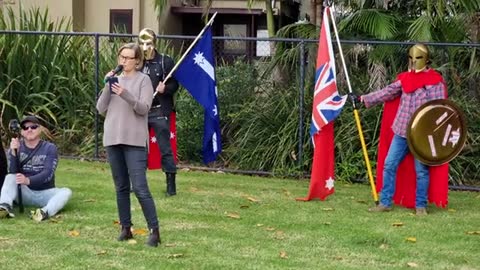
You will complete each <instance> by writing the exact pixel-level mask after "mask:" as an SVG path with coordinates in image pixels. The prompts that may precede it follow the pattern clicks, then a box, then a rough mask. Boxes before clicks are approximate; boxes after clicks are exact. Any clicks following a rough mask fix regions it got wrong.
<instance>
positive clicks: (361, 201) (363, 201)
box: [357, 200, 367, 204]
mask: <svg viewBox="0 0 480 270" xmlns="http://www.w3.org/2000/svg"><path fill="white" fill-rule="evenodd" d="M357 203H363V204H367V201H365V200H357Z"/></svg>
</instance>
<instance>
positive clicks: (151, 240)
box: [146, 228, 162, 247]
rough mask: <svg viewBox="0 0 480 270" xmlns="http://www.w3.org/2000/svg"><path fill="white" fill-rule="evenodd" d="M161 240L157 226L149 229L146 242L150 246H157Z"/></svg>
mask: <svg viewBox="0 0 480 270" xmlns="http://www.w3.org/2000/svg"><path fill="white" fill-rule="evenodd" d="M161 242H162V240H160V231H159V230H158V228H155V229H150V235H149V236H148V239H147V242H146V244H147V245H148V246H151V247H157V246H158V245H159V244H160V243H161Z"/></svg>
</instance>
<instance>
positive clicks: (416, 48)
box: [408, 44, 430, 72]
mask: <svg viewBox="0 0 480 270" xmlns="http://www.w3.org/2000/svg"><path fill="white" fill-rule="evenodd" d="M428 64H430V51H429V50H428V47H427V46H425V45H423V44H415V45H413V46H412V47H411V48H410V50H408V69H409V70H410V71H412V72H420V71H423V70H425V69H426V68H427V65H428Z"/></svg>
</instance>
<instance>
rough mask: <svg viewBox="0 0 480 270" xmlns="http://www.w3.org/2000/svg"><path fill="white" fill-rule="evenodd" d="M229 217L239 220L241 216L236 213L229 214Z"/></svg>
mask: <svg viewBox="0 0 480 270" xmlns="http://www.w3.org/2000/svg"><path fill="white" fill-rule="evenodd" d="M227 217H229V218H234V219H239V218H240V215H239V214H236V213H229V214H227Z"/></svg>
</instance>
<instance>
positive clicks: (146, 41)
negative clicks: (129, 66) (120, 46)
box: [138, 28, 157, 60]
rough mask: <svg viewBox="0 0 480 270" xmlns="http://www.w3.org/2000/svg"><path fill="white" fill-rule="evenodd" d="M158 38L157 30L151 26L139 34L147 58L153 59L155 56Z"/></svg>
mask: <svg viewBox="0 0 480 270" xmlns="http://www.w3.org/2000/svg"><path fill="white" fill-rule="evenodd" d="M156 39H157V37H156V36H155V32H154V31H153V30H152V29H150V28H144V29H142V31H140V33H139V34H138V44H139V45H140V48H142V50H143V55H144V56H145V60H151V59H153V57H154V56H155V41H156Z"/></svg>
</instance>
